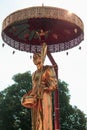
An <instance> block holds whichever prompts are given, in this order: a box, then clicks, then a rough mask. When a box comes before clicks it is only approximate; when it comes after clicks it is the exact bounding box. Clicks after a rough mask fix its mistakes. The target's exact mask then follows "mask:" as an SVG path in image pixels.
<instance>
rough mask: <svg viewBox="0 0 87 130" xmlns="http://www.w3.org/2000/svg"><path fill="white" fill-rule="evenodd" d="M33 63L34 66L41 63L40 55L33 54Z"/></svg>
mask: <svg viewBox="0 0 87 130" xmlns="http://www.w3.org/2000/svg"><path fill="white" fill-rule="evenodd" d="M33 62H34V64H35V65H38V64H41V62H42V59H41V53H34V54H33Z"/></svg>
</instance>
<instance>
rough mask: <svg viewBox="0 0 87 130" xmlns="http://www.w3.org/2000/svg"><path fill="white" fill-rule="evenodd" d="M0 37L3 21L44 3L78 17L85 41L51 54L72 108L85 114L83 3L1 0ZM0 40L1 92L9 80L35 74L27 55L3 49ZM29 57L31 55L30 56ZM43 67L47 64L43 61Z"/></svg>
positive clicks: (86, 54) (86, 45)
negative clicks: (27, 8)
mask: <svg viewBox="0 0 87 130" xmlns="http://www.w3.org/2000/svg"><path fill="white" fill-rule="evenodd" d="M0 3H1V4H0V33H1V30H2V22H3V20H4V19H5V18H6V17H7V16H8V15H9V14H10V13H13V12H14V11H17V10H19V9H23V8H26V7H32V6H38V5H41V6H42V3H44V6H54V7H59V8H64V9H67V10H70V11H72V12H73V13H75V14H76V15H78V16H79V17H80V18H81V19H82V21H83V23H84V41H82V42H81V44H80V46H81V47H82V49H81V50H79V49H78V48H79V46H77V47H75V48H73V49H70V50H68V52H69V55H68V56H67V55H66V51H64V52H59V53H55V54H53V57H54V58H55V61H56V63H57V64H58V66H59V79H61V80H63V81H65V82H66V83H68V84H69V86H68V88H69V90H70V95H71V100H70V103H71V104H72V105H76V106H77V107H78V108H79V109H80V110H82V111H83V112H84V113H85V114H87V103H86V98H87V94H86V93H87V92H86V90H87V69H86V67H87V36H86V35H87V15H86V10H87V9H86V8H87V6H86V5H87V4H86V0H14V1H12V0H1V2H0ZM2 43H3V40H2V37H1V36H0V91H1V90H3V89H4V88H6V87H8V86H9V85H11V84H12V83H13V81H12V77H13V75H15V74H18V73H24V72H26V71H28V70H30V71H31V72H33V71H35V69H36V68H35V66H34V64H33V62H32V59H30V53H26V52H21V51H18V50H16V53H15V54H14V55H13V54H12V51H13V50H15V49H14V48H12V47H10V46H8V45H7V44H5V47H4V48H2ZM31 55H32V54H31ZM45 64H50V62H49V60H48V59H47V58H46V61H45Z"/></svg>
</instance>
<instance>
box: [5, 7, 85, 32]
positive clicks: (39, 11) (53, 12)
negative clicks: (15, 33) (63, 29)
mask: <svg viewBox="0 0 87 130" xmlns="http://www.w3.org/2000/svg"><path fill="white" fill-rule="evenodd" d="M49 12H50V13H49ZM30 18H53V19H60V20H64V21H69V22H71V23H73V24H75V25H77V26H79V27H80V28H81V29H82V30H83V28H84V27H83V22H82V21H81V19H80V18H79V17H78V16H76V15H75V14H73V13H71V14H69V13H68V11H67V10H64V9H61V8H55V7H46V6H42V7H30V8H26V9H22V10H19V11H16V12H14V13H12V14H11V15H9V16H8V17H7V18H6V19H5V20H4V22H3V29H5V28H6V27H7V26H9V25H11V24H13V23H15V22H18V21H19V22H20V21H22V20H25V19H30Z"/></svg>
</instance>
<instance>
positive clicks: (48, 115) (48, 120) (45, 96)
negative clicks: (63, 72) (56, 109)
mask: <svg viewBox="0 0 87 130" xmlns="http://www.w3.org/2000/svg"><path fill="white" fill-rule="evenodd" d="M43 59H44V58H42V54H41V53H35V54H34V55H33V62H34V64H35V65H36V66H37V70H36V71H35V72H34V73H33V75H32V85H33V87H32V90H31V91H30V92H29V93H28V94H26V95H25V96H24V97H23V100H22V105H24V106H25V107H28V108H32V130H53V123H52V120H53V119H52V95H51V94H52V91H54V90H55V89H57V79H56V75H55V71H54V68H53V67H52V66H48V65H46V66H44V65H43V62H44V60H43Z"/></svg>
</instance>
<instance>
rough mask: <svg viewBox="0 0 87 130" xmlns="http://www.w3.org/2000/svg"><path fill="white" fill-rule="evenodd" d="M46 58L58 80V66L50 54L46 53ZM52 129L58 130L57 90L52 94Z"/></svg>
mask: <svg viewBox="0 0 87 130" xmlns="http://www.w3.org/2000/svg"><path fill="white" fill-rule="evenodd" d="M47 56H48V58H49V60H50V61H51V63H52V65H53V67H54V69H55V73H56V76H57V78H58V65H57V64H56V62H55V61H54V59H53V57H52V55H51V53H50V52H47ZM54 114H55V117H54V129H55V130H60V115H59V91H58V89H56V90H55V93H54Z"/></svg>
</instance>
